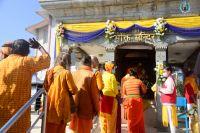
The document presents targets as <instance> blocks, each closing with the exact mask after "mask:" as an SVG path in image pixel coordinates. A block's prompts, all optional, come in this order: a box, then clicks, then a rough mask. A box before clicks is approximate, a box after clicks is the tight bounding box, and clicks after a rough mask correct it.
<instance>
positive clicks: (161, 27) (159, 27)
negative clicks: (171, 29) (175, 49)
mask: <svg viewBox="0 0 200 133" xmlns="http://www.w3.org/2000/svg"><path fill="white" fill-rule="evenodd" d="M166 24H167V22H166V21H165V20H164V18H158V19H157V20H156V22H155V23H154V26H155V29H154V32H155V34H156V35H157V36H159V37H162V36H164V35H165V32H166V31H167V28H166V27H165V26H166Z"/></svg>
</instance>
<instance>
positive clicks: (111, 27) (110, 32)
mask: <svg viewBox="0 0 200 133" xmlns="http://www.w3.org/2000/svg"><path fill="white" fill-rule="evenodd" d="M116 28H117V25H116V24H115V22H114V21H110V20H107V22H106V28H105V33H106V35H105V38H106V39H107V40H109V42H111V41H112V40H113V39H114V38H115V37H116Z"/></svg>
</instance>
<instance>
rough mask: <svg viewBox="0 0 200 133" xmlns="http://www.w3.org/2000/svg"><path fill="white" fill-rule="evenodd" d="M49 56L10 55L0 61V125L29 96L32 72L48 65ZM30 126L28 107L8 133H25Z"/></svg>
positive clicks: (0, 125)
mask: <svg viewBox="0 0 200 133" xmlns="http://www.w3.org/2000/svg"><path fill="white" fill-rule="evenodd" d="M49 65H50V57H49V56H48V55H42V56H40V57H35V58H34V57H28V56H19V55H14V54H13V55H10V56H8V57H7V58H6V59H4V60H2V61H1V62H0V127H2V126H3V125H4V124H5V123H6V122H7V121H8V120H9V119H10V118H11V117H12V116H13V115H14V114H15V113H16V112H17V111H18V110H19V109H20V108H21V107H22V106H23V105H24V104H25V103H26V102H27V101H28V100H29V99H30V97H31V80H32V75H33V73H35V72H37V71H40V70H42V69H45V68H47V67H49ZM29 127H30V109H29V110H28V111H26V113H25V114H24V115H23V116H22V117H21V118H20V119H19V120H18V121H17V122H16V123H15V124H14V125H13V126H12V127H11V129H10V130H9V131H8V132H9V133H25V132H26V130H27V129H28V128H29Z"/></svg>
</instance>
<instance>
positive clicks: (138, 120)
mask: <svg viewBox="0 0 200 133" xmlns="http://www.w3.org/2000/svg"><path fill="white" fill-rule="evenodd" d="M140 88H141V90H140ZM140 92H142V93H143V94H145V93H146V86H145V84H144V83H143V82H142V81H141V80H140V79H138V77H137V72H136V71H135V70H133V69H132V70H130V72H129V77H128V79H126V81H124V83H123V86H122V94H123V95H124V98H125V101H124V102H123V105H124V111H125V119H127V120H128V133H144V132H145V129H144V114H143V101H142V98H141V94H140Z"/></svg>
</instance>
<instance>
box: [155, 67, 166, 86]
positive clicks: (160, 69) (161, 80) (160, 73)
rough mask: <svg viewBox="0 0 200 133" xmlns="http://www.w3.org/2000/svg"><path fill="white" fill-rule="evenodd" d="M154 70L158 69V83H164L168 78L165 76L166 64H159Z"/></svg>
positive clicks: (159, 84)
mask: <svg viewBox="0 0 200 133" xmlns="http://www.w3.org/2000/svg"><path fill="white" fill-rule="evenodd" d="M154 70H155V71H156V75H158V79H157V85H158V86H162V84H163V83H164V82H165V80H166V78H165V77H164V76H163V70H164V64H163V63H159V64H157V65H156V68H154Z"/></svg>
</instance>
